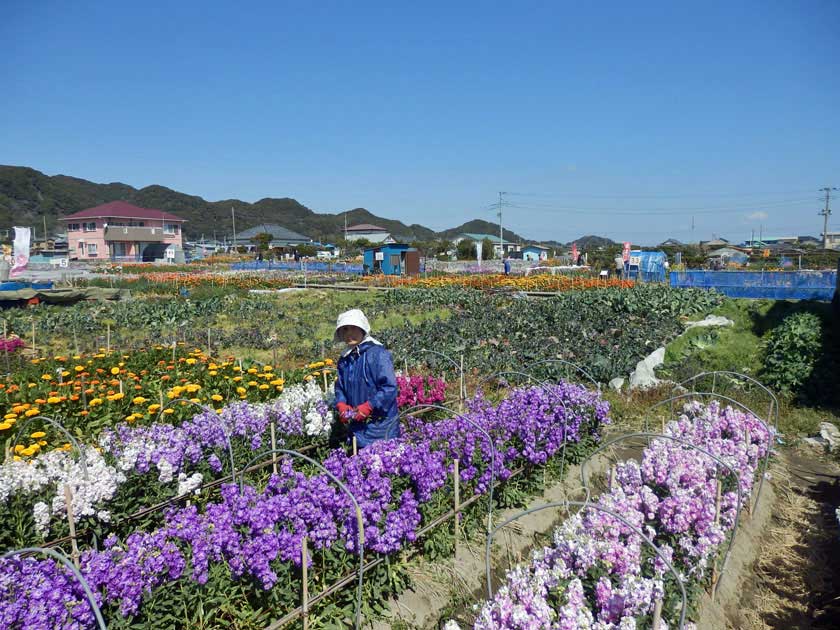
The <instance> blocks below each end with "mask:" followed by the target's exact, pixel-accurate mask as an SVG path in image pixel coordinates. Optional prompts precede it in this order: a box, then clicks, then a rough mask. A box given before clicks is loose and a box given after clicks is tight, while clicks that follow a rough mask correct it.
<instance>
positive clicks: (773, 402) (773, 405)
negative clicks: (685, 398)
mask: <svg viewBox="0 0 840 630" xmlns="http://www.w3.org/2000/svg"><path fill="white" fill-rule="evenodd" d="M718 375H721V376H728V377H730V378H735V379H739V380H742V381H747V382H749V383H751V384H752V385H756V386H758V388H759V389H761V390H763V391H764V393H766V394H767V396H768V397H769V398H770V409H769V410H768V413H767V422H768V423H769V422H771V417H772V418H774V420H772V421H773V428H774V429H775V432H776V433H778V431H779V399H778V397H777V396H776V394H774V393H773V390H771V389H770V388H769V387H767V385H765V384H764V383H762V382H761V381H759V380H757V379H754V378H753V377H752V376H748V375H747V374H742V373H741V372H733V371H730V370H715V371H713V372H700V373H699V374H695V375H694V376H691V377H689V378H687V379H685V380H684V381H683V382H682V383H680V385H682V386H685V385H687V384H688V383H695V382H696V381H697V380H699V379H701V378H704V377H708V376H711V377H712V393H716V392H715V387H716V385H717V376H718ZM686 389H689V388H686Z"/></svg>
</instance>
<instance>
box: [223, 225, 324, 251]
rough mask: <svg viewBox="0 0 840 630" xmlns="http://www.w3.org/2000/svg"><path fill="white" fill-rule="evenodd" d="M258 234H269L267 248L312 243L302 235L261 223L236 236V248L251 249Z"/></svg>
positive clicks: (278, 226)
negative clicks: (269, 238)
mask: <svg viewBox="0 0 840 630" xmlns="http://www.w3.org/2000/svg"><path fill="white" fill-rule="evenodd" d="M258 234H271V242H270V243H269V245H268V246H269V247H295V246H296V245H304V244H308V243H312V242H313V239H311V238H309V237H308V236H304V235H303V234H298V233H297V232H293V231H292V230H290V229H288V228H284V227H283V226H282V225H277V224H276V223H261V224H259V225H255V226H254V227H250V228H248V229H247V230H243V231H242V232H238V233H237V234H236V246H237V247H253V245H254V241H253V239H254V237H255V236H257V235H258Z"/></svg>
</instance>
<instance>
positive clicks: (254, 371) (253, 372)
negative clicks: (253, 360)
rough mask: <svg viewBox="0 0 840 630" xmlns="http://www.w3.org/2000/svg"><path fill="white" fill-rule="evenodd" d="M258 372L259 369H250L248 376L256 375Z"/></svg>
mask: <svg viewBox="0 0 840 630" xmlns="http://www.w3.org/2000/svg"><path fill="white" fill-rule="evenodd" d="M258 371H259V370H257V368H254V367H252V368H248V374H256V373H257V372H258Z"/></svg>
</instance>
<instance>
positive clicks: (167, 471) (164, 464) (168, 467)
mask: <svg viewBox="0 0 840 630" xmlns="http://www.w3.org/2000/svg"><path fill="white" fill-rule="evenodd" d="M157 469H158V470H159V471H160V475H158V481H160V482H161V483H169V482H170V481H172V477H173V474H174V472H175V468H174V467H173V466H172V464H170V463H169V460H167V459H161V460H160V461H159V462H158V463H157Z"/></svg>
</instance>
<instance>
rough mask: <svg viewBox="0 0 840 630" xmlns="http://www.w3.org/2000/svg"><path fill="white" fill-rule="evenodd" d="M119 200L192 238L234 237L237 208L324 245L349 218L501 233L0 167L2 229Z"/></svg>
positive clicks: (447, 234) (242, 218) (415, 231)
mask: <svg viewBox="0 0 840 630" xmlns="http://www.w3.org/2000/svg"><path fill="white" fill-rule="evenodd" d="M118 200H120V201H127V202H129V203H133V204H135V205H138V206H141V207H144V208H158V209H160V210H166V211H168V212H172V213H173V214H177V215H178V216H181V217H183V218H185V219H186V220H187V223H186V225H185V226H184V228H185V231H186V234H187V236H188V237H190V238H197V237H200V236H202V235H203V236H204V237H205V238H213V236H214V234H215V236H216V237H217V238H219V239H221V238H222V237H223V236H226V235H230V234H231V231H232V230H231V228H232V225H231V208H235V209H236V229H237V230H238V231H241V230H244V229H246V228H249V227H252V226H255V225H259V224H260V223H276V224H279V225H282V226H284V227H286V228H289V229H290V230H294V231H295V232H299V233H301V234H305V235H306V236H309V237H311V238H314V239H316V240H322V241H332V240H337V239H339V238H340V237H341V235H342V233H343V230H344V220H345V216H346V217H347V222H348V224H350V225H354V224H359V223H371V224H374V225H378V226H380V227H383V228H385V229H387V230H388V231H389V232H391V234H393V235H394V236H395V237H396V238H398V239H400V240H406V241H415V240H416V241H428V240H434V239H438V238H448V239H452V238H454V237H456V236H457V235H458V234H460V233H463V232H470V233H481V234H493V235H495V234H498V233H499V232H498V224H495V223H490V222H488V221H483V220H474V221H468V222H467V223H464V224H463V225H460V226H458V227H455V228H451V229H448V230H444V231H442V232H435V231H434V230H432V229H430V228H427V227H425V226H423V225H419V224H416V223H414V224H411V225H406V224H405V223H403V222H402V221H395V220H392V219H386V218H384V217H380V216H377V215H375V214H372V213H371V212H369V211H368V210H365V209H364V208H355V209H353V210H349V211H348V212H345V213H340V214H322V213H318V212H314V211H313V210H311V209H309V208H307V207H306V206H304V205H303V204H301V203H299V202H298V201H297V200H295V199H290V198H288V197H283V198H266V199H261V200H259V201H257V202H256V203H248V202H245V201H241V200H239V199H225V200H222V201H207V200H205V199H202V198H201V197H197V196H194V195H187V194H185V193H181V192H178V191H177V190H172V189H171V188H166V187H165V186H157V185H154V186H146V187H145V188H140V189H137V188H134V187H133V186H129V185H128V184H122V183H119V182H115V183H111V184H97V183H94V182H90V181H88V180H86V179H80V178H78V177H70V176H67V175H53V176H49V175H45V174H44V173H41V172H40V171H36V170H35V169H33V168H28V167H24V166H2V165H0V227H3V228H5V227H7V226H8V227H11V226H12V225H16V224H17V225H30V226H34V227H35V230H36V235H37V236H38V237H40V233H41V231H42V229H43V227H42V226H43V221H44V216H46V218H47V229H48V230H49V231H50V232H53V231H54V229H55V225H56V219H57V218H58V217H61V216H66V215H68V214H72V213H74V212H78V211H79V210H84V209H85V208H92V207H94V206H98V205H100V204H103V203H107V202H109V201H118ZM504 236H505V239H506V240H510V241H513V242H527V241H528V239H526V238H523V237H521V236H519V235H518V234H516V233H515V232H511V231H510V230H505V232H504Z"/></svg>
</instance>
